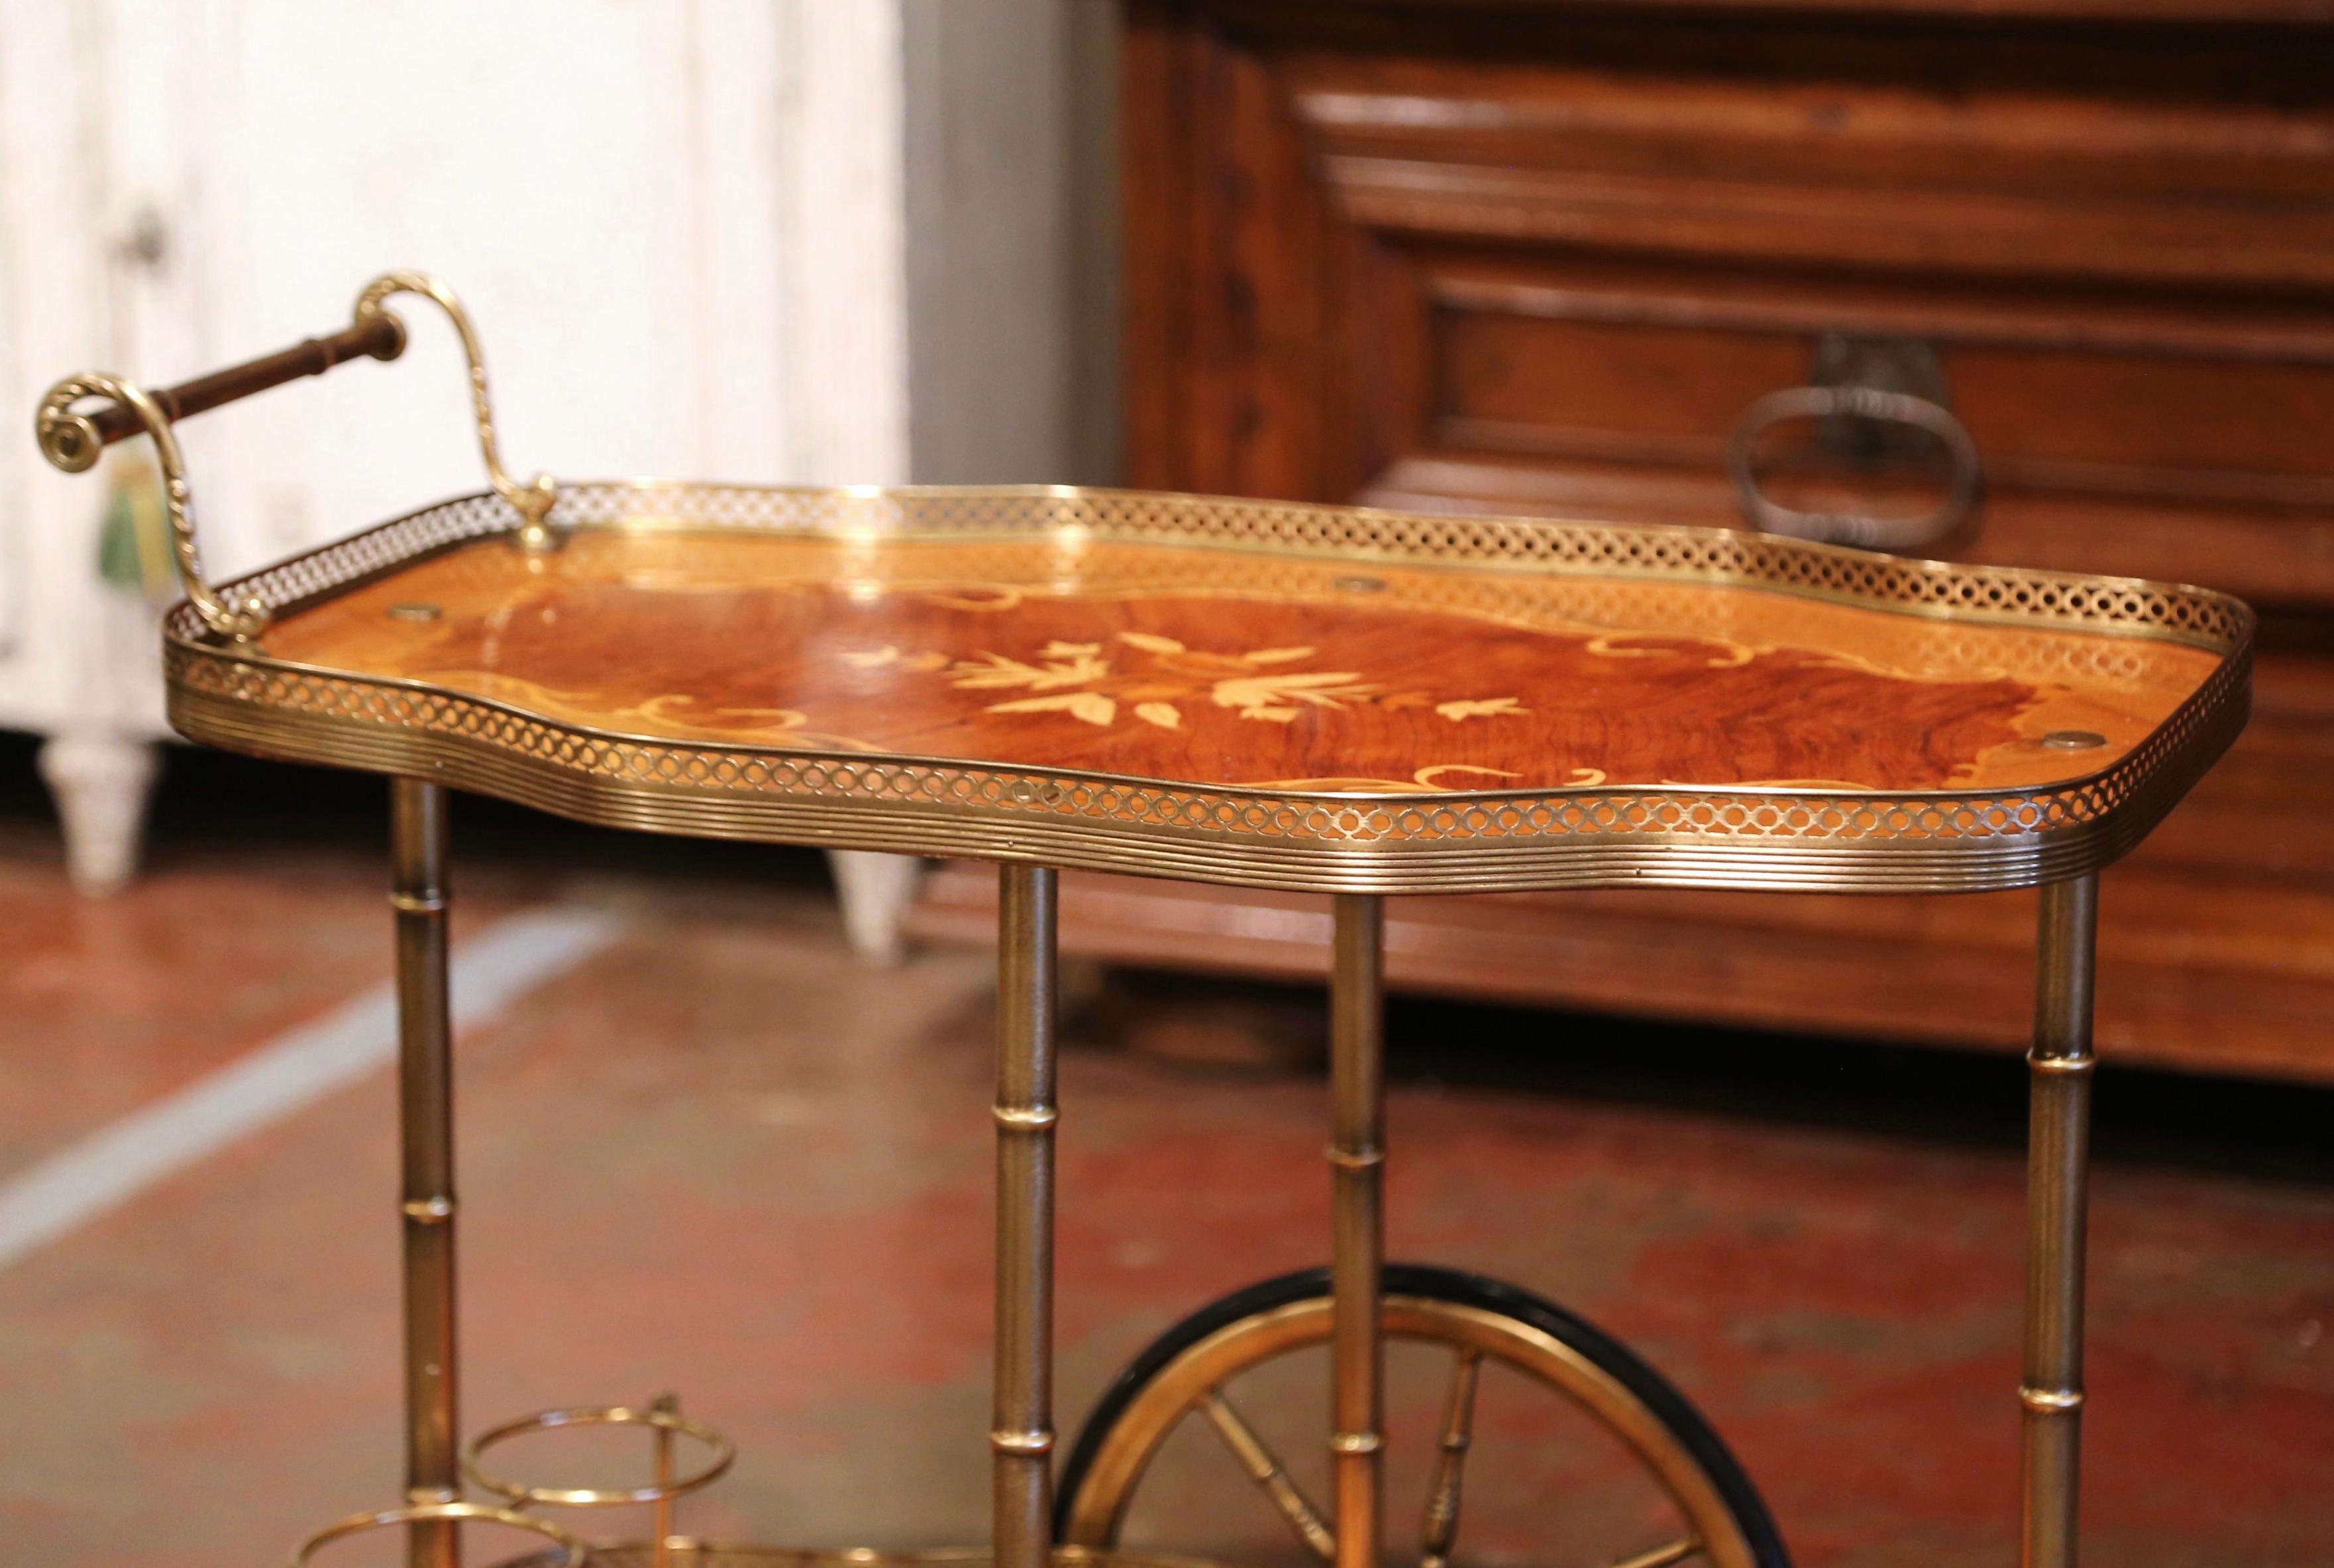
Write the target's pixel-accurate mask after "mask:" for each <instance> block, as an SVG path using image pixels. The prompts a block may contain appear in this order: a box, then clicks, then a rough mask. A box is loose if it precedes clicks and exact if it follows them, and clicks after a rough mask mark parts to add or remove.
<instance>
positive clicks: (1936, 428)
mask: <svg viewBox="0 0 2334 1568" xmlns="http://www.w3.org/2000/svg"><path fill="white" fill-rule="evenodd" d="M1828 418H1857V419H1872V420H1877V421H1879V422H1881V423H1884V424H1892V425H1906V426H1910V427H1912V428H1914V429H1917V430H1923V431H1926V432H1927V433H1928V434H1930V435H1932V436H1934V437H1935V438H1937V439H1938V440H1939V441H1940V442H1942V443H1943V445H1944V448H1945V452H1946V456H1947V457H1949V458H1950V459H1951V461H1952V464H1953V475H1952V477H1951V479H1950V480H1949V481H1948V482H1947V485H1946V490H1945V497H1944V499H1943V501H1942V502H1940V503H1939V504H1938V505H1937V506H1936V507H1935V508H1934V510H1932V511H1929V512H1924V513H1921V514H1919V515H1914V516H1908V517H1880V516H1875V515H1871V514H1869V513H1864V512H1803V511H1800V510H1799V509H1798V508H1797V507H1793V506H1786V505H1783V504H1782V503H1781V502H1779V501H1778V500H1776V499H1775V498H1774V497H1773V496H1771V495H1768V494H1767V492H1766V490H1765V489H1764V488H1763V487H1761V486H1760V483H1759V475H1758V470H1757V468H1756V467H1755V466H1754V464H1753V462H1752V457H1753V455H1754V454H1755V452H1756V451H1757V449H1758V445H1759V438H1760V436H1762V435H1764V434H1766V432H1767V431H1768V430H1769V429H1770V428H1773V427H1774V426H1776V425H1779V424H1781V423H1783V422H1784V421H1785V420H1788V419H1828ZM1726 467H1727V471H1728V473H1729V474H1731V476H1732V477H1733V480H1734V491H1735V495H1736V496H1737V497H1738V498H1739V499H1740V500H1741V505H1742V515H1743V516H1744V517H1745V518H1747V519H1748V520H1749V522H1750V524H1751V526H1752V527H1754V528H1756V529H1758V530H1760V532H1761V533H1766V534H1788V535H1789V536H1790V537H1792V538H1794V539H1812V540H1815V541H1816V542H1818V543H1819V544H1854V545H1858V546H1860V547H1862V548H1865V549H1867V550H1910V549H1913V548H1915V547H1916V546H1919V545H1923V544H1934V543H1935V542H1936V541H1938V540H1940V539H1943V538H1944V537H1946V536H1947V535H1948V534H1952V533H1953V531H1954V530H1955V529H1957V528H1959V527H1960V526H1961V525H1962V524H1963V523H1965V522H1967V521H1968V520H1969V517H1970V515H1971V514H1972V512H1974V511H1975V510H1976V509H1977V496H1978V480H1979V475H1980V468H1979V465H1978V456H1977V443H1976V442H1974V441H1972V439H1971V438H1970V433H1969V430H1968V428H1967V427H1965V426H1963V423H1962V422H1961V421H1960V420H1959V419H1957V418H1954V417H1953V410H1952V409H1948V408H1946V407H1945V406H1944V405H1943V404H1942V403H1938V402H1934V401H1932V400H1931V399H1927V398H1923V397H1916V396H1914V394H1912V393H1910V392H1895V391H1886V390H1882V389H1880V388H1877V387H1867V386H1835V387H1791V388H1789V389H1787V390H1783V391H1779V392H1770V393H1768V394H1767V395H1766V396H1765V397H1763V398H1760V399H1759V400H1758V401H1756V402H1754V403H1752V404H1751V406H1750V407H1749V408H1748V409H1744V410H1743V411H1742V418H1741V420H1740V421H1738V422H1737V423H1736V425H1735V427H1734V435H1733V438H1732V440H1731V442H1730V443H1729V445H1728V448H1727V453H1726Z"/></svg>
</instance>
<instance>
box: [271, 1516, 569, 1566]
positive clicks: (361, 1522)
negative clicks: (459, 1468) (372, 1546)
mask: <svg viewBox="0 0 2334 1568" xmlns="http://www.w3.org/2000/svg"><path fill="white" fill-rule="evenodd" d="M435 1520H445V1521H448V1522H451V1523H454V1524H465V1523H468V1524H481V1525H507V1526H509V1527H510V1528H511V1529H514V1530H526V1531H528V1532H530V1533H532V1534H536V1535H540V1536H542V1537H544V1539H545V1540H547V1541H549V1542H551V1543H552V1544H553V1545H554V1546H555V1547H556V1548H557V1549H558V1553H559V1555H558V1557H557V1558H556V1559H555V1560H554V1559H552V1558H550V1557H549V1556H548V1555H547V1554H546V1555H545V1556H542V1557H537V1558H534V1559H530V1561H531V1562H535V1563H542V1564H543V1568H584V1563H585V1561H586V1560H587V1558H588V1557H589V1556H590V1553H589V1552H588V1551H587V1549H586V1548H585V1547H584V1543H583V1542H582V1541H580V1540H578V1539H577V1538H576V1537H575V1536H574V1535H573V1534H570V1533H569V1532H567V1531H565V1530H563V1529H561V1528H560V1527H559V1526H558V1525H555V1524H553V1523H551V1522H550V1521H549V1520H548V1519H538V1518H536V1517H535V1515H532V1514H522V1513H520V1512H518V1510H516V1509H515V1508H496V1507H490V1506H488V1505H485V1504H483V1503H414V1504H410V1505H407V1506H405V1507H402V1508H384V1509H382V1510H381V1511H380V1512H379V1513H373V1514H352V1515H349V1516H348V1517H347V1518H345V1519H338V1520H335V1521H333V1523H332V1524H330V1525H325V1526H324V1527H323V1529H321V1530H319V1531H317V1532H316V1533H315V1534H313V1535H311V1536H309V1537H308V1538H307V1539H306V1540H304V1541H303V1542H301V1543H300V1544H298V1545H297V1546H294V1548H293V1549H292V1557H291V1562H290V1564H289V1568H307V1563H309V1561H310V1560H311V1559H313V1557H314V1556H315V1555H316V1554H317V1553H319V1552H321V1551H323V1549H324V1548H325V1547H327V1546H329V1545H331V1544H333V1543H334V1542H335V1541H342V1540H345V1539H346V1538H348V1537H349V1536H351V1535H360V1534H364V1533H366V1532H367V1531H371V1530H387V1529H392V1528H394V1527H396V1526H398V1525H426V1524H429V1523H430V1522H432V1521H435Z"/></svg>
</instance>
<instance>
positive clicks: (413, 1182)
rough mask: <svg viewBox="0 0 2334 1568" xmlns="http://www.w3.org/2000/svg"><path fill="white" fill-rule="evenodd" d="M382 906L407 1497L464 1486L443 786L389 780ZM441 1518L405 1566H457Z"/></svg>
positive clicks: (425, 1525)
mask: <svg viewBox="0 0 2334 1568" xmlns="http://www.w3.org/2000/svg"><path fill="white" fill-rule="evenodd" d="M390 841H391V851H390V860H391V890H390V895H389V898H390V904H391V907H392V908H393V909H396V911H397V917H396V919H397V1043H398V1133H399V1139H400V1144H401V1147H402V1150H403V1167H404V1179H403V1188H402V1190H403V1200H402V1203H401V1206H400V1207H402V1209H403V1212H404V1216H405V1419H406V1438H405V1494H406V1496H407V1497H408V1498H409V1499H410V1500H411V1501H413V1502H416V1503H448V1502H452V1501H454V1500H455V1499H457V1498H458V1497H459V1496H461V1491H462V1480H461V1471H460V1467H459V1466H460V1459H459V1457H458V1451H457V1446H456V1444H457V1432H458V1424H457V1421H456V1415H455V1345H454V1114H453V1111H454V1101H453V1038H452V1024H451V1022H450V1020H449V1018H448V1012H447V996H446V792H445V790H444V788H443V787H441V786H439V785H438V784H422V783H420V782H418V781H416V780H413V779H397V780H393V781H392V782H391V785H390ZM458 1541H459V1537H458V1535H457V1534H456V1527H455V1526H454V1525H452V1524H450V1523H448V1522H446V1521H443V1520H439V1521H432V1522H422V1523H417V1524H415V1525H412V1526H410V1537H409V1544H408V1551H407V1554H408V1561H409V1562H410V1564H411V1568H458V1563H459V1559H460V1547H459V1544H458Z"/></svg>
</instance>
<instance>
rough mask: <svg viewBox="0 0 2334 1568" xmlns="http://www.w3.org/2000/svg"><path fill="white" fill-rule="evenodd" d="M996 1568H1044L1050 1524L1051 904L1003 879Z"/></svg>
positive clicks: (1027, 881)
mask: <svg viewBox="0 0 2334 1568" xmlns="http://www.w3.org/2000/svg"><path fill="white" fill-rule="evenodd" d="M998 879H999V880H998V948H997V1107H996V1116H997V1374H996V1402H995V1407H994V1411H993V1415H992V1419H991V1421H990V1428H989V1447H990V1448H991V1450H992V1452H993V1456H994V1467H995V1469H994V1481H993V1488H994V1489H993V1493H992V1498H991V1506H992V1508H993V1515H992V1520H993V1526H992V1527H993V1530H994V1535H995V1551H996V1568H1047V1565H1048V1564H1049V1563H1050V1562H1051V1560H1052V1555H1053V1515H1054V1122H1055V1120H1056V1111H1055V1108H1054V1014H1055V1002H1056V983H1055V964H1054V893H1055V883H1056V875H1055V873H1054V871H1052V870H1051V869H1050V868H1048V867H1042V866H1006V867H1004V868H1002V869H1001V870H1000V871H999V872H998Z"/></svg>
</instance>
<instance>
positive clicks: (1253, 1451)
mask: <svg viewBox="0 0 2334 1568" xmlns="http://www.w3.org/2000/svg"><path fill="white" fill-rule="evenodd" d="M1200 1409H1201V1410H1202V1411H1204V1412H1206V1415H1207V1418H1208V1424H1209V1425H1210V1426H1211V1427H1213V1428H1215V1429H1216V1432H1217V1435H1218V1436H1220V1437H1221V1438H1223V1440H1224V1446H1225V1447H1226V1448H1230V1450H1231V1451H1232V1455H1233V1457H1236V1458H1237V1459H1239V1463H1240V1468H1241V1469H1243V1470H1246V1471H1247V1472H1248V1478H1249V1480H1251V1481H1254V1482H1255V1483H1256V1484H1257V1485H1258V1486H1261V1487H1262V1488H1263V1489H1264V1495H1265V1496H1268V1497H1270V1498H1271V1499H1272V1505H1273V1506H1274V1507H1276V1508H1278V1509H1279V1510H1280V1516H1281V1517H1282V1518H1284V1519H1286V1520H1288V1527H1289V1528H1290V1529H1292V1530H1294V1531H1296V1532H1297V1539H1298V1540H1300V1541H1302V1542H1304V1543H1305V1545H1306V1549H1307V1550H1308V1551H1310V1552H1311V1553H1312V1554H1313V1555H1314V1556H1316V1557H1317V1558H1319V1559H1320V1560H1321V1561H1322V1562H1324V1563H1326V1562H1329V1561H1331V1560H1332V1559H1334V1558H1335V1557H1336V1554H1337V1538H1336V1535H1334V1534H1331V1533H1330V1530H1329V1526H1328V1525H1326V1524H1325V1523H1323V1521H1322V1518H1321V1515H1320V1511H1319V1510H1318V1509H1316V1508H1315V1507H1314V1506H1313V1505H1312V1504H1310V1503H1308V1502H1307V1501H1306V1500H1305V1494H1304V1493H1302V1492H1300V1491H1298V1490H1297V1483H1296V1482H1294V1481H1292V1480H1290V1479H1289V1478H1288V1470H1287V1469H1286V1468H1284V1467H1282V1465H1281V1463H1280V1461H1279V1459H1278V1458H1277V1457H1274V1455H1273V1452H1272V1450H1271V1449H1270V1448H1267V1447H1265V1444H1264V1439H1263V1438H1260V1437H1259V1436H1257V1432H1256V1429H1255V1428H1254V1427H1251V1426H1249V1424H1248V1422H1247V1421H1245V1420H1243V1419H1241V1418H1240V1413H1239V1411H1238V1410H1235V1409H1232V1407H1231V1404H1230V1401H1229V1400H1226V1399H1225V1398H1224V1397H1223V1395H1222V1394H1221V1393H1220V1392H1218V1391H1217V1390H1214V1389H1210V1390H1208V1391H1207V1392H1206V1393H1204V1394H1202V1395H1201V1396H1200Z"/></svg>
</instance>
